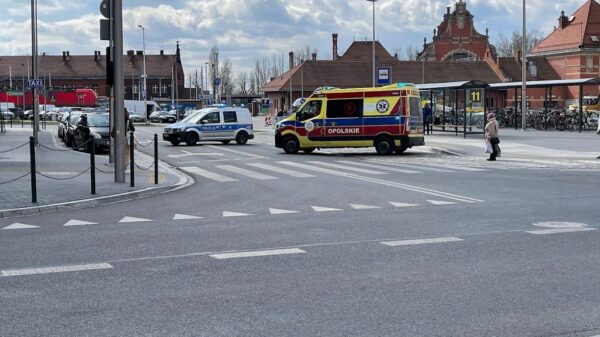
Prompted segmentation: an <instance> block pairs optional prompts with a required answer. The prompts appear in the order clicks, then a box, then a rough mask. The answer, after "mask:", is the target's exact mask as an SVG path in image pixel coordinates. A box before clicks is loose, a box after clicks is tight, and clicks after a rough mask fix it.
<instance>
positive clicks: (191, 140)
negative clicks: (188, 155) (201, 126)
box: [185, 132, 198, 146]
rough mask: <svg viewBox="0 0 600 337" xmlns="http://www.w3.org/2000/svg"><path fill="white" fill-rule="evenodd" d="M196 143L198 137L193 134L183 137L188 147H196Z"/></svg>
mask: <svg viewBox="0 0 600 337" xmlns="http://www.w3.org/2000/svg"><path fill="white" fill-rule="evenodd" d="M197 142H198V135H196V134H195V133H193V132H190V133H188V134H187V136H185V143H186V144H187V145H188V146H192V145H196V143H197Z"/></svg>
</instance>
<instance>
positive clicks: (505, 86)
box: [489, 77, 600, 132]
mask: <svg viewBox="0 0 600 337" xmlns="http://www.w3.org/2000/svg"><path fill="white" fill-rule="evenodd" d="M526 84H527V88H532V89H533V88H544V89H545V95H544V113H545V114H548V110H549V105H550V104H549V102H551V101H552V88H554V87H570V86H577V87H578V88H579V104H578V106H579V108H578V123H577V124H578V126H579V132H581V131H582V130H583V109H582V107H583V87H584V86H586V85H600V78H598V77H596V78H581V79H567V80H547V81H527V83H526ZM522 86H523V82H505V83H493V84H490V85H489V90H496V91H502V90H504V91H508V90H513V89H514V91H515V92H514V97H515V106H514V109H515V114H514V118H515V119H517V120H515V123H514V124H515V128H518V126H519V121H520V120H521V119H522V116H519V114H518V113H517V111H518V108H519V101H518V100H517V97H519V96H518V94H519V89H520V88H522ZM521 111H523V109H521ZM526 117H527V115H526ZM526 126H527V122H526V123H525V127H526Z"/></svg>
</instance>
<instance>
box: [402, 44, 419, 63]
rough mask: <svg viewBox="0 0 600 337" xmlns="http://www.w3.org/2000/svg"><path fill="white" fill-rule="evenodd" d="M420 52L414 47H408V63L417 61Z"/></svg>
mask: <svg viewBox="0 0 600 337" xmlns="http://www.w3.org/2000/svg"><path fill="white" fill-rule="evenodd" d="M418 50H419V49H418V48H416V47H413V46H408V47H406V50H405V52H406V59H407V60H408V61H414V60H416V59H417V56H418V53H419V52H418Z"/></svg>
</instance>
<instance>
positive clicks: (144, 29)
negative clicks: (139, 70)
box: [140, 25, 148, 118]
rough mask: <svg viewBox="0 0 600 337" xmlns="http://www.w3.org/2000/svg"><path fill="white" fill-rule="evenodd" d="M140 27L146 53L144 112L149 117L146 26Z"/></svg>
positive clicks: (144, 60) (144, 59)
mask: <svg viewBox="0 0 600 337" xmlns="http://www.w3.org/2000/svg"><path fill="white" fill-rule="evenodd" d="M140 27H141V28H142V48H143V51H142V52H143V53H144V58H143V62H144V110H143V111H144V114H145V115H146V118H148V111H147V109H148V103H147V102H146V101H147V100H148V98H147V97H148V87H146V83H147V82H146V79H147V78H148V73H147V72H146V28H144V27H143V26H142V25H140Z"/></svg>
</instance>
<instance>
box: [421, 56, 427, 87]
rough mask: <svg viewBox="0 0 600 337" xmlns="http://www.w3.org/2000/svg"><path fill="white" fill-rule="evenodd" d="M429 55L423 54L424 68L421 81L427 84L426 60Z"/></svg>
mask: <svg viewBox="0 0 600 337" xmlns="http://www.w3.org/2000/svg"><path fill="white" fill-rule="evenodd" d="M427 57H429V54H423V68H422V70H421V83H422V84H425V60H426V59H427Z"/></svg>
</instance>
